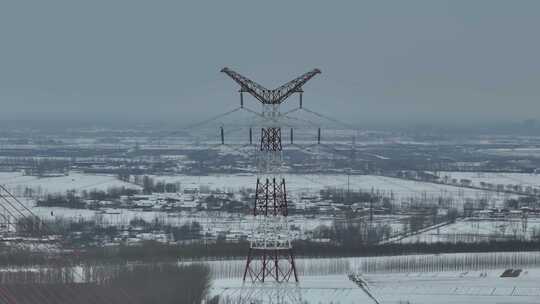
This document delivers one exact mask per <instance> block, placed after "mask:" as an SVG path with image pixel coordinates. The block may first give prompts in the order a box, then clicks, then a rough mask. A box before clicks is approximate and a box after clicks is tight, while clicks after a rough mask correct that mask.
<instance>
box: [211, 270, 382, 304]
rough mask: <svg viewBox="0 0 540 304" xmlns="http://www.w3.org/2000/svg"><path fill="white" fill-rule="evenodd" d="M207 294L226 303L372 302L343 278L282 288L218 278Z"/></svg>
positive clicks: (322, 278) (318, 278) (307, 280)
mask: <svg viewBox="0 0 540 304" xmlns="http://www.w3.org/2000/svg"><path fill="white" fill-rule="evenodd" d="M210 293H211V296H215V295H219V296H220V298H221V303H227V300H229V301H231V300H232V301H234V302H232V303H242V304H249V303H257V302H255V301H254V300H261V301H263V302H262V303H265V304H269V303H273V304H301V303H315V304H317V303H336V304H337V303H342V304H349V303H351V304H353V303H354V304H356V303H373V301H372V300H371V299H370V298H369V297H368V296H367V295H366V294H365V293H364V292H363V291H362V289H360V288H358V286H356V285H355V284H354V283H353V282H352V281H350V280H349V279H348V278H347V276H346V275H328V276H309V277H303V278H302V281H301V283H299V284H298V285H296V284H288V285H285V286H280V285H274V284H271V283H270V284H265V285H252V284H249V283H247V284H242V280H241V279H220V280H215V281H214V282H213V284H212V289H211V291H210ZM242 300H243V301H244V302H242Z"/></svg>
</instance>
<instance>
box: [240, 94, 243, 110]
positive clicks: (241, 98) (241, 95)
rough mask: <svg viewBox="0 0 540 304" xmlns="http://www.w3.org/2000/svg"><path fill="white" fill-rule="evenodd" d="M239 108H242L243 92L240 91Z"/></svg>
mask: <svg viewBox="0 0 540 304" xmlns="http://www.w3.org/2000/svg"><path fill="white" fill-rule="evenodd" d="M240 108H241V109H243V108H244V92H242V91H240Z"/></svg>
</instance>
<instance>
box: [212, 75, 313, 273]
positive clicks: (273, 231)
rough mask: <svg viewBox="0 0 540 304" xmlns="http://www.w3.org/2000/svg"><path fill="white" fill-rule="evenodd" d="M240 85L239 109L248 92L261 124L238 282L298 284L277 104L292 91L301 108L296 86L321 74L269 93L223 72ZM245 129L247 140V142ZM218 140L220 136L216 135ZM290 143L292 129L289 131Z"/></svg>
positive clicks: (259, 86) (278, 105)
mask: <svg viewBox="0 0 540 304" xmlns="http://www.w3.org/2000/svg"><path fill="white" fill-rule="evenodd" d="M221 72H223V73H225V74H227V75H228V76H229V77H231V78H232V79H233V80H234V81H236V82H237V83H238V84H239V85H240V107H241V108H243V107H244V98H243V93H249V94H250V95H252V96H253V97H255V98H256V99H257V100H259V101H260V102H261V103H262V113H260V116H261V118H262V119H263V125H262V127H261V133H260V145H259V148H258V152H259V153H258V155H257V165H258V174H257V182H256V190H255V201H254V204H253V209H252V214H253V216H254V218H255V227H254V230H253V232H252V234H251V236H250V247H249V251H248V256H247V261H246V268H245V271H244V276H243V281H244V282H245V281H246V279H248V278H249V279H250V280H251V281H252V282H265V281H274V282H278V283H281V282H289V281H290V280H291V279H294V281H296V282H298V273H297V271H296V265H295V261H294V253H293V248H292V242H291V241H292V240H291V235H290V234H289V222H288V220H287V215H288V210H287V188H286V186H285V185H286V183H285V179H284V178H283V177H282V176H281V171H282V166H283V162H282V141H281V118H282V114H281V112H280V105H281V104H282V103H283V102H284V101H285V100H286V99H287V98H288V97H289V96H291V95H292V94H294V93H298V94H299V98H300V105H299V107H300V108H302V93H303V90H302V86H303V85H304V84H305V83H306V82H307V81H309V80H310V79H311V78H313V77H314V76H315V75H317V74H319V73H321V71H320V70H318V69H314V70H312V71H310V72H308V73H305V74H303V75H302V76H300V77H298V78H296V79H294V80H292V81H290V82H287V83H286V84H284V85H282V86H280V87H278V88H277V89H273V90H269V89H266V88H265V87H263V86H261V85H260V84H258V83H256V82H254V81H252V80H250V79H248V78H246V77H244V76H242V75H240V74H238V73H236V72H234V71H233V70H231V69H229V68H223V69H222V70H221ZM251 136H252V132H251V129H250V142H251V141H252V138H251ZM222 140H223V135H222ZM291 141H292V130H291Z"/></svg>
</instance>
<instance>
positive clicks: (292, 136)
mask: <svg viewBox="0 0 540 304" xmlns="http://www.w3.org/2000/svg"><path fill="white" fill-rule="evenodd" d="M293 139H294V133H293V128H291V145H292V144H293Z"/></svg>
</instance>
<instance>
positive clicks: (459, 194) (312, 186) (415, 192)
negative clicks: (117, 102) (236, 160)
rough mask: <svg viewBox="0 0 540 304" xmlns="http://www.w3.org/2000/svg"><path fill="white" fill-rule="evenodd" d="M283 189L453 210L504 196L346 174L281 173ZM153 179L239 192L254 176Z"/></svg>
mask: <svg viewBox="0 0 540 304" xmlns="http://www.w3.org/2000/svg"><path fill="white" fill-rule="evenodd" d="M283 177H284V178H285V180H286V182H287V189H288V190H289V191H290V192H292V193H293V194H294V193H302V192H312V191H318V190H320V189H324V188H327V187H336V188H342V189H346V188H347V185H348V184H349V186H350V188H351V189H360V190H364V191H372V190H373V191H376V192H377V191H378V192H380V193H381V194H383V195H386V196H388V197H394V198H395V199H396V201H397V202H402V201H407V200H408V199H410V198H420V197H422V198H425V199H428V200H429V199H432V200H435V199H437V198H438V197H445V198H447V197H453V198H454V201H455V204H456V207H458V208H459V207H461V206H462V204H463V202H464V201H465V200H466V199H467V198H472V199H479V198H488V199H489V200H490V202H491V203H493V204H494V205H501V203H502V202H503V201H504V199H506V198H508V195H503V194H500V195H499V194H497V193H495V192H490V191H482V190H476V189H469V188H462V187H456V186H449V185H439V184H433V183H425V182H418V181H410V180H403V179H398V178H391V177H383V176H376V175H351V176H349V177H347V175H343V174H321V175H319V174H285V175H283ZM155 178H156V179H157V180H165V181H167V182H174V183H180V185H181V186H182V187H187V188H197V187H200V186H206V187H209V188H211V189H222V190H232V191H235V190H239V189H242V188H254V187H255V181H256V177H255V176H254V175H252V174H227V175H212V176H187V175H178V176H155Z"/></svg>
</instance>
